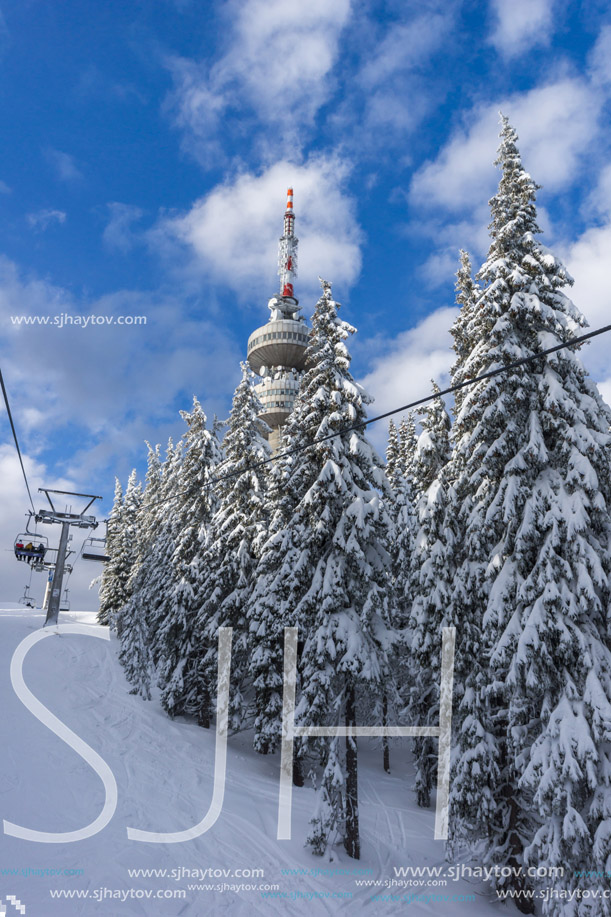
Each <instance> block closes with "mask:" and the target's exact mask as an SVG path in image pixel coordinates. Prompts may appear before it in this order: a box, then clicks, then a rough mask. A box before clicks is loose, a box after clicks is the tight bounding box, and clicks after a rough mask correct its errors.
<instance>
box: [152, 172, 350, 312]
mask: <svg viewBox="0 0 611 917" xmlns="http://www.w3.org/2000/svg"><path fill="white" fill-rule="evenodd" d="M347 172H348V166H347V164H346V163H345V162H342V161H341V160H338V159H325V158H322V157H320V158H316V159H313V160H310V161H309V162H307V163H306V164H303V165H297V164H294V163H290V162H287V161H284V160H283V161H281V162H276V163H274V165H272V166H270V167H269V168H268V169H266V170H265V171H263V172H262V173H260V174H257V175H255V174H252V173H244V174H242V175H238V176H237V178H235V179H233V180H232V181H231V182H229V181H228V182H226V183H224V184H222V185H218V186H217V187H216V188H214V189H213V190H212V191H211V192H210V193H209V194H208V195H206V197H204V198H202V199H201V200H199V201H197V202H196V203H195V204H194V205H193V207H192V208H191V210H190V212H189V213H188V214H187V215H186V216H182V217H177V218H173V219H170V220H167V221H165V222H164V223H162V224H161V225H160V226H159V227H158V228H157V230H156V231H155V235H154V238H155V239H156V241H157V243H160V244H164V243H166V242H167V241H168V240H172V239H174V240H178V241H180V242H181V243H183V244H185V245H187V246H188V248H189V249H190V250H191V252H192V254H193V255H194V256H195V258H196V259H197V263H198V264H199V265H200V267H201V269H202V270H203V271H204V272H205V273H206V274H207V275H208V276H209V277H211V278H212V280H213V281H215V282H218V283H222V284H224V285H226V286H227V287H229V288H230V289H232V290H234V291H235V293H236V294H238V296H239V297H240V298H242V299H246V298H248V299H249V300H251V301H252V299H253V295H256V296H259V295H264V296H268V297H269V296H271V295H272V294H273V293H274V292H276V290H277V289H278V283H279V281H278V278H277V275H276V265H277V252H278V238H279V236H280V235H282V218H283V213H284V207H285V200H286V198H285V197H284V194H285V189H286V188H287V187H289V186H292V187H294V189H295V211H296V215H297V219H296V226H295V231H296V234H297V236H298V237H299V238H300V240H301V241H300V243H299V275H298V276H299V279H298V281H297V289H296V293H297V295H298V296H300V297H303V295H304V294H305V293H310V292H312V291H315V290H317V289H318V283H317V277H318V276H319V275H321V276H323V277H325V279H328V280H331V281H334V282H335V288H336V289H337V291H338V295H339V296H340V299H341V295H342V294H341V290H342V289H345V287H347V286H350V285H351V284H353V283H354V281H355V280H356V278H357V277H358V274H359V271H360V266H361V255H360V244H361V241H362V233H361V230H360V228H359V226H358V224H357V223H356V219H355V202H354V200H353V199H351V198H350V197H348V196H347V195H346V194H345V193H344V192H343V190H342V185H343V181H344V179H345V178H346V176H347Z"/></svg>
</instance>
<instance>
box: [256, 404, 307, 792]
mask: <svg viewBox="0 0 611 917" xmlns="http://www.w3.org/2000/svg"><path fill="white" fill-rule="evenodd" d="M302 414H303V409H302V406H301V405H300V403H299V398H298V399H297V402H296V405H295V406H294V409H293V411H292V413H291V415H290V416H289V418H288V420H287V423H286V425H285V427H284V429H283V433H282V445H281V450H280V453H279V455H278V456H276V460H275V461H274V462H273V463H272V464H271V467H270V472H269V479H268V491H267V502H268V512H269V517H270V523H269V531H268V533H267V538H266V540H265V542H264V544H263V546H262V548H261V556H260V558H259V561H258V563H257V567H256V570H255V573H254V585H253V590H252V592H251V594H250V597H249V600H248V607H247V617H248V622H249V634H250V635H249V643H250V659H249V680H250V683H251V684H252V687H253V689H254V716H255V720H254V738H253V747H254V749H255V751H257V752H259V754H263V755H266V754H270V753H272V752H274V751H275V750H276V749H277V748H278V745H279V743H280V736H281V731H282V728H281V727H282V724H281V719H282V678H283V666H284V661H283V660H284V655H283V654H284V628H285V627H288V626H291V625H292V624H293V623H294V614H293V609H292V607H291V605H290V595H291V588H292V584H293V580H294V578H295V577H296V576H303V575H305V574H304V571H303V570H300V569H297V567H296V564H297V560H298V554H297V553H296V549H295V546H294V532H293V530H292V528H291V526H290V524H289V523H290V520H291V518H292V515H293V511H294V509H295V506H296V504H297V501H298V499H299V495H300V493H301V492H302V490H303V487H304V483H303V481H300V480H296V479H295V478H294V476H293V474H292V469H293V462H294V457H293V456H287V457H284V456H283V453H284V452H287V451H289V450H291V449H292V448H293V447H294V446H295V445H296V440H297V436H298V435H299V433H300V428H299V423H300V422H301V420H302ZM291 558H292V560H293V574H292V577H291V580H288V579H286V576H285V568H286V565H287V563H289V562H290V559H291ZM297 770H298V768H297ZM298 780H299V782H300V783H301V782H302V781H301V778H298Z"/></svg>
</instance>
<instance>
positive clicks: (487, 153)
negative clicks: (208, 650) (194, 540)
mask: <svg viewBox="0 0 611 917" xmlns="http://www.w3.org/2000/svg"><path fill="white" fill-rule="evenodd" d="M0 11H1V14H2V16H1V19H0V100H1V104H2V108H3V112H2V132H3V136H2V157H1V159H0V303H1V308H0V355H1V357H2V363H1V365H2V369H3V372H4V375H5V379H6V383H7V386H8V388H9V393H10V395H11V398H12V402H13V407H14V412H15V419H16V423H17V427H18V431H19V435H20V438H21V440H22V445H23V449H24V452H25V454H26V462H27V467H28V470H29V474H30V475H31V478H32V483H33V485H34V486H36V487H37V486H39V485H41V484H45V485H46V486H63V487H64V488H66V489H68V488H70V489H73V488H75V489H84V490H86V491H92V492H97V493H100V494H103V495H104V496H105V497H106V498H107V499H106V502H105V504H104V505H103V506H102V508H101V510H102V512H103V513H107V512H108V510H109V498H110V497H111V494H112V489H113V479H114V476H115V474H118V475H119V476H120V477H121V478H122V479H125V478H126V476H127V474H128V473H129V470H130V469H131V467H132V466H134V465H137V466H138V467H140V468H141V467H142V466H143V461H144V456H145V447H144V440H145V439H147V440H150V441H152V442H161V443H165V442H166V441H167V438H168V436H169V435H173V436H175V437H178V436H180V435H181V433H182V422H181V421H180V418H179V416H178V410H179V409H181V408H188V407H189V404H190V401H191V398H192V395H193V394H194V393H196V394H197V395H198V396H199V397H200V399H201V401H202V402H203V404H204V406H205V409H206V410H207V412H208V413H209V415H210V416H211V415H212V414H213V413H215V412H216V413H217V414H219V415H220V416H221V417H222V416H226V415H227V413H228V410H229V405H230V399H231V394H232V392H233V389H234V387H235V385H236V383H237V381H238V380H239V365H238V364H239V360H240V359H243V358H244V355H245V345H246V340H247V337H248V334H249V333H250V332H251V331H252V330H253V329H254V328H255V327H257V325H259V324H262V323H263V322H265V321H266V320H267V317H268V312H267V308H266V303H267V299H268V298H269V296H270V295H271V294H272V293H273V292H275V290H276V287H277V277H276V248H277V239H278V236H279V235H280V232H281V229H282V215H283V210H284V202H285V193H286V188H287V186H288V185H289V184H291V185H293V186H294V189H295V209H296V214H297V223H296V231H297V235H298V236H299V239H300V276H299V280H298V284H297V288H296V293H297V295H298V296H299V298H300V301H301V304H302V306H303V308H304V314H305V315H307V316H309V315H310V314H311V312H312V310H313V306H314V303H315V301H316V298H317V291H318V282H317V277H318V275H322V276H324V277H325V278H326V279H329V280H332V281H333V289H334V293H335V295H336V297H337V299H338V300H339V301H340V302H342V303H343V309H342V313H343V316H344V318H345V319H346V320H348V321H350V322H351V323H352V324H354V325H355V326H356V327H357V328H358V330H359V333H358V335H357V336H356V337H355V338H354V339H353V340H352V343H351V352H352V354H353V364H352V366H353V371H354V374H355V375H356V376H357V377H358V378H359V379H360V380H361V381H364V382H365V384H366V385H367V386H368V388H369V389H370V391H371V392H372V394H374V395H375V397H376V403H375V405H374V410H375V411H376V413H377V412H378V411H382V410H388V409H390V408H392V407H393V406H394V405H396V404H401V403H405V402H406V401H408V400H410V399H411V398H413V397H419V396H421V395H423V394H425V393H426V392H427V391H428V390H429V385H430V382H429V380H430V378H431V376H435V377H436V378H437V379H438V380H439V381H440V382H443V381H444V379H445V378H446V374H447V370H448V368H449V366H450V364H451V361H452V354H451V351H450V349H449V344H450V338H449V334H448V329H449V326H450V324H451V322H452V320H453V317H454V314H455V311H454V294H453V284H454V271H455V270H456V265H457V259H458V249H459V248H460V247H465V248H468V249H469V250H470V251H471V253H472V257H473V262H474V266H475V268H476V269H477V268H478V267H479V266H480V264H481V262H482V260H483V258H484V257H485V253H486V249H487V244H488V240H487V228H486V227H487V223H488V219H489V218H488V207H487V201H488V198H489V197H490V196H491V194H492V193H494V189H495V185H496V182H497V178H498V175H497V172H496V170H495V168H494V166H493V160H494V158H495V151H496V146H497V141H498V112H499V109H502V110H503V111H504V112H505V113H506V114H507V115H508V116H509V117H510V119H511V121H512V123H513V124H514V126H515V127H516V129H517V131H518V134H519V136H520V146H521V151H522V155H523V160H524V164H525V166H526V168H527V169H529V171H530V172H531V174H532V175H533V177H534V178H535V180H536V181H537V182H538V183H539V184H541V185H542V189H541V191H540V192H539V199H538V202H539V215H540V223H541V225H542V227H543V229H544V236H543V239H544V241H545V243H546V244H547V245H548V246H550V247H551V248H552V249H553V250H554V251H555V253H556V254H558V255H559V256H561V257H562V258H563V259H564V260H565V262H566V264H567V266H568V268H569V270H570V272H571V273H572V274H573V276H574V278H575V286H574V289H573V292H572V293H571V296H572V298H573V299H574V301H575V302H576V304H577V305H578V306H579V307H580V308H581V310H582V311H583V312H584V314H585V315H586V317H587V318H588V320H589V322H590V324H591V325H592V327H598V326H599V325H602V324H605V323H607V322H608V321H609V318H608V316H609V303H610V296H609V293H608V289H609V265H610V264H611V157H610V142H611V129H610V127H609V123H610V122H609V102H610V99H611V15H610V13H609V9H608V4H607V3H604V2H596V0H591V2H585V3H571V2H567V0H490V2H488V3H486V2H482V3H479V2H464V3H460V2H452V0H444V2H426V0H425V2H418V3H411V2H406V0H401V2H394V0H388V2H385V3H383V2H373V0H371V2H364V0H362V2H360V0H309V2H307V3H305V2H294V0H240V2H220V3H208V2H196V0H175V2H172V0H156V2H152V0H148V2H147V0H140V2H130V0H122V2H121V3H119V2H111V0H106V2H104V3H92V2H83V0H79V2H76V0H63V2H62V3H55V4H47V3H43V2H40V0H20V2H1V0H0ZM62 312H67V313H69V314H71V315H73V316H76V315H90V314H95V315H108V316H115V317H116V316H131V315H140V316H146V319H147V323H146V326H142V325H139V326H130V327H125V326H122V327H120V326H111V327H102V326H94V327H92V326H89V327H87V328H79V327H70V328H66V327H64V328H61V329H60V328H54V327H32V326H30V327H24V326H21V327H19V328H18V327H16V326H15V325H14V324H13V323H12V322H11V316H15V315H31V316H33V315H40V316H44V315H50V316H54V315H57V314H59V313H62ZM606 347H607V344H606V342H599V343H597V344H594V345H592V346H590V347H589V348H588V352H587V354H585V355H584V359H585V361H586V363H587V365H588V366H589V368H590V370H591V372H592V374H593V376H594V377H595V378H596V379H597V380H598V381H599V382H600V383H601V388H602V391H603V393H604V394H605V396H606V397H607V399H608V400H611V369H610V368H609V365H608V361H607V359H606ZM384 432H385V431H384V430H380V431H378V432H376V433H375V437H374V438H375V439H376V442H377V443H378V445H382V443H383V440H384ZM0 437H1V438H0V469H1V475H0V499H1V500H2V504H3V507H4V513H3V517H4V523H3V524H2V533H3V538H4V540H5V541H6V542H7V544H6V547H9V544H8V539H9V531H12V529H13V528H16V527H18V526H19V523H20V520H21V518H22V514H23V512H24V511H25V509H26V507H27V501H26V495H25V492H24V488H23V485H22V484H21V483H20V478H19V468H18V465H17V462H16V459H15V454H14V449H13V447H12V446H11V441H10V436H9V430H8V425H7V424H6V423H5V420H4V419H2V420H1V421H0ZM53 534H54V533H53ZM0 558H1V561H0V562H1V564H2V570H1V574H2V582H3V583H4V584H6V590H4V591H6V592H7V594H6V595H3V594H2V595H0V597H2V598H7V599H8V598H13V596H12V592H16V591H17V592H18V585H19V586H20V585H22V583H21V580H22V579H23V571H22V570H20V569H17V570H15V568H16V567H17V564H16V562H14V561H12V560H11V555H10V554H8V553H7V552H6V551H2V552H0ZM88 572H90V571H86V572H85V573H83V574H78V575H77V574H76V573H75V576H74V580H75V581H76V582H77V589H78V588H81V586H82V584H83V583H84V582H86V581H87V579H88V576H87V573H88ZM79 577H80V579H79ZM79 583H80V586H79ZM16 584H18V585H16ZM11 590H12V591H11ZM14 597H15V598H16V595H15V596H14ZM87 601H88V603H89V604H90V605H91V602H92V598H91V596H90V597H89V599H88V600H87ZM80 604H83V602H82V601H81V603H80Z"/></svg>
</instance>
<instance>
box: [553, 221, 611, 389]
mask: <svg viewBox="0 0 611 917" xmlns="http://www.w3.org/2000/svg"><path fill="white" fill-rule="evenodd" d="M563 256H564V260H565V263H566V266H567V268H568V270H569V272H570V273H571V275H572V276H573V277H574V279H575V285H574V286H573V287H572V289H569V290H567V291H566V292H567V295H569V296H570V297H571V299H572V300H573V302H574V303H575V305H576V306H578V308H579V309H580V310H581V311H582V312H583V314H584V315H585V317H586V318H587V320H588V322H589V323H590V326H591V327H592V329H595V328H600V327H602V326H603V325H608V324H609V288H610V286H611V267H610V265H611V221H608V222H607V223H606V224H605V225H603V226H596V227H592V228H591V229H588V230H586V232H584V233H583V235H582V236H580V238H579V239H577V241H576V242H574V243H573V244H572V245H569V246H567V247H566V249H565V251H564V252H563ZM581 356H582V359H583V362H584V363H585V365H586V366H587V368H588V369H589V370H590V372H591V373H592V375H593V377H594V378H595V379H601V380H604V379H606V378H607V377H608V375H609V335H608V334H607V335H603V336H601V337H600V338H595V339H594V340H593V341H591V342H590V344H588V345H587V346H586V347H585V348H583V350H582V354H581ZM610 403H611V402H610Z"/></svg>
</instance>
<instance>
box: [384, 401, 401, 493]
mask: <svg viewBox="0 0 611 917" xmlns="http://www.w3.org/2000/svg"><path fill="white" fill-rule="evenodd" d="M399 474H400V475H401V476H403V475H402V471H401V446H400V443H399V431H398V430H397V427H396V426H395V422H394V420H393V419H392V418H391V419H390V421H389V423H388V446H387V447H386V477H387V478H388V480H389V482H390V486H391V487H392V488H393V489H395V483H396V481H397V476H398V475H399Z"/></svg>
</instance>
